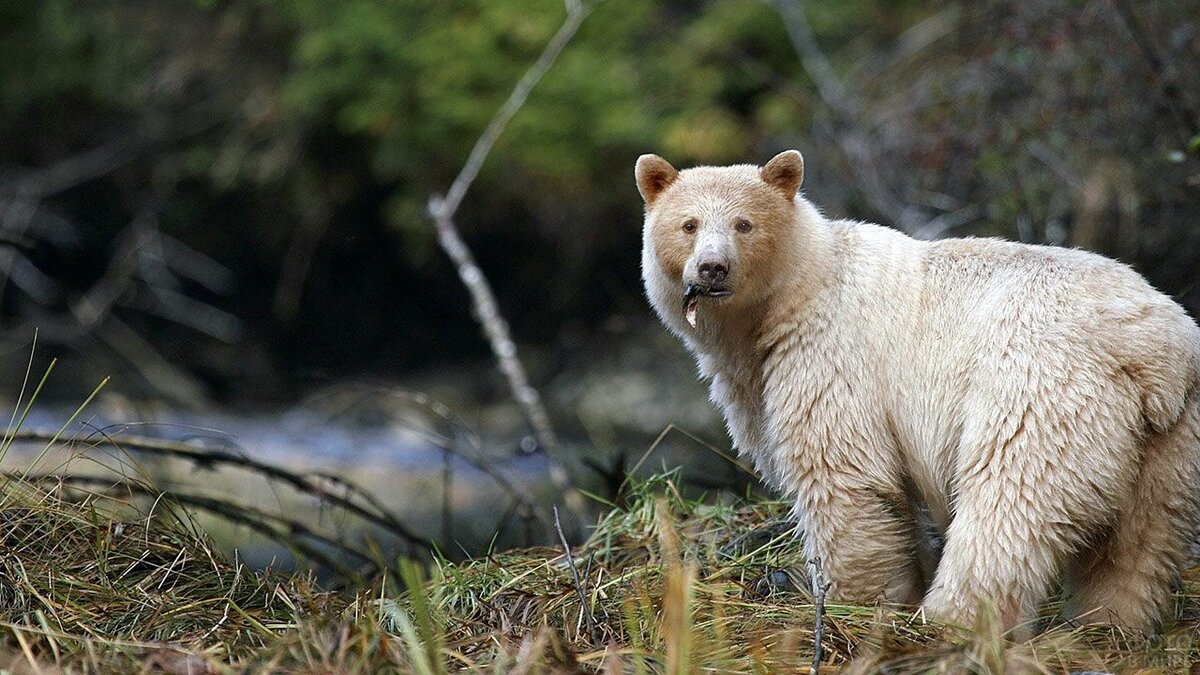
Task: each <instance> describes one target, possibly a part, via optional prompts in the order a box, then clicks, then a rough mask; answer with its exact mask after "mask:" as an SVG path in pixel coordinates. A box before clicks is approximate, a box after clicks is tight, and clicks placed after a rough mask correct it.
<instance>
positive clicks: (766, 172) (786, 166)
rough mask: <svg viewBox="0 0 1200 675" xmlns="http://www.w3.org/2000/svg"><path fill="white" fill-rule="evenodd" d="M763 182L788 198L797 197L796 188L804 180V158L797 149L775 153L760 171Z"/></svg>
mask: <svg viewBox="0 0 1200 675" xmlns="http://www.w3.org/2000/svg"><path fill="white" fill-rule="evenodd" d="M758 175H759V176H761V177H762V179H763V182H764V183H766V184H767V185H770V186H771V187H773V188H775V189H776V190H779V191H780V192H782V193H783V196H784V197H787V198H788V200H791V199H793V198H795V196H796V190H799V189H800V183H802V182H804V158H803V157H801V156H800V153H799V151H797V150H787V151H785V152H781V153H779V154H778V155H775V156H774V157H772V158H771V161H769V162H767V163H766V164H765V165H764V166H763V168H762V169H761V170H760V171H759V172H758Z"/></svg>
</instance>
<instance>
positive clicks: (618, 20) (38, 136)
mask: <svg viewBox="0 0 1200 675" xmlns="http://www.w3.org/2000/svg"><path fill="white" fill-rule="evenodd" d="M584 2H585V3H587V5H588V7H589V9H590V15H589V16H588V17H587V18H586V20H585V21H584V23H583V25H582V27H581V29H580V31H579V33H578V34H577V35H576V36H575V37H574V39H573V40H572V41H571V42H570V44H568V45H567V47H566V49H565V51H564V52H563V53H562V54H561V56H560V58H558V60H557V61H556V62H555V63H554V65H553V66H552V68H551V69H550V70H549V72H548V74H547V75H546V77H545V79H544V80H543V81H542V82H541V83H540V84H539V85H538V87H537V88H536V89H535V90H534V91H533V93H532V95H531V96H530V98H529V99H528V101H527V103H526V105H525V106H524V107H523V108H522V109H521V110H520V111H519V113H518V114H517V115H516V117H515V118H514V119H513V121H512V124H511V125H510V126H509V128H508V129H507V130H506V132H505V133H504V134H503V135H502V136H501V137H500V139H499V141H498V143H497V144H496V146H495V148H494V149H493V151H492V153H491V154H490V156H489V157H488V158H487V161H486V163H485V164H484V166H483V169H482V173H481V174H480V176H479V178H478V180H477V181H476V182H475V183H474V185H473V186H472V187H471V189H470V191H469V193H468V194H467V196H466V199H465V201H464V202H463V204H462V207H461V209H460V210H459V212H458V214H457V217H456V222H457V223H458V226H459V228H460V230H461V232H462V235H463V237H464V239H465V240H466V241H467V243H468V245H469V246H470V247H471V249H472V250H473V251H474V253H475V255H476V257H477V258H478V260H479V263H480V266H481V267H482V269H483V270H484V271H485V273H486V274H487V275H488V277H489V279H490V281H491V283H492V284H493V287H494V289H495V292H496V294H497V298H498V302H499V305H500V308H501V311H502V312H503V313H504V314H505V315H506V317H507V319H508V320H509V322H510V324H511V327H512V330H513V333H514V338H515V341H516V342H517V344H518V345H519V346H520V349H521V354H522V357H523V358H524V359H525V361H526V365H527V366H528V367H529V370H530V378H531V381H532V383H533V384H534V385H535V386H537V387H538V388H540V389H542V390H543V394H544V395H545V397H546V400H547V404H548V407H549V408H550V412H551V415H552V418H553V419H554V421H555V423H556V426H557V427H558V428H559V431H560V434H561V435H562V436H563V437H564V439H566V442H568V443H569V442H572V441H574V442H575V443H576V444H577V445H579V446H580V447H584V448H587V450H586V452H585V453H584V457H583V459H585V460H587V459H589V458H590V459H592V460H593V461H592V462H591V464H590V465H589V466H591V468H592V469H593V470H594V472H596V473H597V474H603V473H604V470H605V468H606V467H608V468H609V469H612V470H615V467H619V466H622V464H621V463H622V462H626V460H625V459H623V457H624V455H623V454H622V453H626V454H627V453H630V452H632V453H633V454H634V455H635V456H636V455H637V454H640V452H641V451H642V450H644V449H645V448H646V447H647V446H648V445H649V444H650V443H651V442H652V441H653V440H654V438H655V436H656V435H657V434H658V432H659V431H661V430H662V429H663V428H664V427H666V426H667V425H668V424H670V423H675V424H678V425H680V426H681V427H683V428H685V429H688V430H691V431H693V432H695V433H697V434H699V435H700V437H701V438H703V439H706V440H707V442H709V443H712V444H716V445H719V446H721V447H725V448H727V447H728V441H727V440H725V439H724V435H723V434H722V432H721V430H720V426H719V421H718V418H717V416H716V414H715V412H714V411H712V410H711V408H710V407H709V405H708V404H707V403H706V402H705V398H704V391H703V387H702V386H701V385H699V384H698V383H696V382H695V376H694V374H693V372H694V371H693V369H692V367H691V365H690V363H688V361H687V358H686V356H685V355H684V354H683V352H682V349H681V348H680V347H679V346H678V345H676V344H674V342H673V341H671V340H670V339H669V338H667V337H666V336H665V335H664V333H665V331H662V330H661V329H659V328H658V327H657V326H656V325H655V322H654V320H653V317H652V315H651V313H650V311H649V309H648V307H647V305H646V303H645V301H644V299H643V297H642V292H641V281H640V273H639V246H640V224H641V208H642V204H641V200H640V199H639V197H638V195H637V191H636V189H635V188H634V185H633V178H632V173H633V163H634V160H635V159H636V157H637V156H638V155H639V154H641V153H643V152H656V153H658V154H661V155H663V156H665V157H667V158H668V159H670V160H671V161H672V162H674V163H675V164H676V165H677V166H687V165H693V164H698V163H711V164H722V163H737V162H756V163H761V162H762V161H765V160H766V159H767V158H769V157H770V156H771V155H772V154H774V153H775V152H777V151H779V150H782V149H786V148H797V149H799V150H801V151H802V152H803V153H804V155H805V159H806V165H807V170H806V183H805V187H804V189H805V192H806V194H807V195H808V197H809V198H810V199H811V200H813V201H814V202H815V203H817V204H818V205H820V206H821V207H822V208H823V209H824V210H825V212H826V213H828V214H830V215H833V216H837V217H853V218H861V219H866V220H871V221H876V222H882V223H885V224H890V225H893V226H896V227H898V228H900V229H903V230H905V231H907V232H910V233H912V234H914V235H915V236H920V237H925V238H934V237H944V236H961V235H994V236H1001V237H1006V238H1010V239H1018V240H1021V241H1026V242H1034V243H1048V244H1057V245H1070V246H1081V247H1086V248H1090V249H1094V250H1098V251H1101V252H1103V253H1106V254H1108V255H1111V256H1115V257H1118V258H1120V259H1121V260H1124V261H1126V262H1128V263H1130V264H1131V265H1133V266H1135V267H1136V268H1137V269H1138V270H1140V271H1141V272H1142V273H1144V274H1145V275H1147V276H1148V277H1149V278H1150V280H1151V281H1152V282H1153V283H1154V284H1155V285H1156V286H1157V287H1158V288H1160V289H1161V290H1163V291H1165V292H1167V293H1169V294H1172V295H1174V296H1175V297H1176V298H1178V299H1179V301H1180V302H1181V303H1182V304H1184V305H1185V306H1186V307H1187V308H1188V309H1189V311H1191V312H1192V314H1193V315H1194V316H1195V315H1197V314H1200V289H1198V288H1197V286H1196V282H1197V278H1198V274H1200V0H1150V1H1147V2H1135V1H1134V0H987V1H985V2H966V1H950V2H938V3H922V2H915V1H912V0H889V1H884V0H864V1H860V2H848V1H845V0H810V1H807V2H803V3H801V2H792V1H788V0H776V1H775V2H766V1H748V0H664V1H663V2H648V1H646V0H603V1H602V2H593V0H584ZM565 11H566V10H565V9H564V5H563V3H562V1H561V0H526V1H524V2H503V1H497V0H491V1H489V0H339V1H338V2H323V1H318V0H272V1H270V2H266V1H263V0H190V1H189V0H171V1H162V0H124V1H119V2H118V1H113V0H109V1H101V0H38V1H37V2H29V1H27V0H0V82H2V83H3V86H2V87H0V342H2V345H0V351H2V352H3V354H4V359H3V363H2V364H0V365H2V366H3V369H2V371H0V383H4V384H3V386H2V387H0V389H2V390H3V391H0V396H3V397H6V398H8V399H9V400H11V399H15V397H16V395H17V392H18V390H19V384H20V381H21V378H22V376H23V373H24V370H25V367H26V365H27V361H28V358H29V345H30V343H31V339H32V335H33V331H34V329H35V328H37V329H38V331H39V338H38V341H39V350H40V352H41V353H43V354H51V355H54V356H58V357H59V358H60V364H59V367H58V372H57V374H56V376H55V379H54V380H53V381H52V385H51V387H52V388H51V389H49V390H48V392H49V393H48V394H47V395H53V396H58V397H62V398H65V399H68V400H71V401H73V402H77V401H78V400H80V399H82V398H83V397H84V395H86V392H87V391H89V390H90V389H91V388H92V386H94V384H95V383H96V382H97V381H99V380H100V379H101V378H102V377H104V376H106V375H113V376H114V380H113V384H112V385H110V387H109V389H108V390H107V391H106V393H105V396H108V397H110V398H109V399H108V402H107V405H109V406H110V407H111V406H118V407H119V405H118V404H120V405H124V406H125V408H123V410H124V412H123V413H122V414H123V415H124V421H135V420H138V419H141V418H142V417H146V418H149V417H152V416H154V415H155V414H156V413H155V412H153V411H155V410H159V409H162V408H169V409H172V410H175V409H185V410H192V411H214V410H216V411H230V410H232V411H235V412H234V414H237V411H245V410H260V411H262V410H265V411H272V410H279V409H291V407H292V406H295V405H297V404H299V403H300V402H302V401H305V400H308V397H310V396H312V395H314V394H319V393H321V392H325V393H328V392H330V391H335V392H340V391H343V389H342V388H344V387H350V388H351V389H353V387H354V386H356V384H357V383H364V382H367V383H371V385H372V386H375V387H378V386H383V387H402V388H403V389H404V390H405V391H412V392H419V393H420V394H422V395H426V394H427V395H429V396H430V397H432V398H431V400H436V401H443V402H445V404H446V406H444V407H438V408H437V409H438V410H442V411H443V412H445V411H449V412H447V413H446V414H445V415H443V417H446V418H449V417H454V418H455V419H457V420H458V421H459V422H461V423H462V426H463V427H464V428H468V429H470V430H471V432H470V433H471V434H478V435H482V437H483V439H484V440H483V441H482V443H484V444H488V443H491V442H492V441H493V439H501V440H503V441H504V442H513V443H516V444H518V445H519V444H520V443H521V441H520V440H519V439H521V438H522V434H528V433H529V430H528V429H526V428H525V427H524V422H523V419H522V417H521V416H520V414H519V412H515V409H514V408H513V407H512V405H511V402H509V393H508V389H507V387H506V385H505V383H504V380H503V379H502V378H501V377H500V376H499V375H498V374H497V373H496V371H495V367H494V364H493V362H492V359H491V356H490V353H489V349H488V345H487V343H486V341H485V340H484V339H483V337H482V336H481V333H480V329H479V326H478V324H477V323H476V320H475V319H474V317H473V315H472V309H471V303H470V300H469V298H468V296H467V293H466V291H465V290H464V289H463V287H462V286H461V283H460V281H459V279H458V277H457V275H456V272H455V269H454V267H453V266H452V265H451V264H450V262H449V261H448V260H447V258H446V257H445V255H444V254H443V253H442V251H441V250H440V249H439V247H438V244H437V239H436V235H435V230H434V227H433V224H432V221H431V220H430V217H429V215H428V213H427V210H426V205H427V203H428V201H429V199H430V197H431V196H432V195H435V194H439V193H444V192H445V191H446V189H447V188H448V187H449V185H450V183H451V181H453V179H454V177H455V175H456V174H457V172H458V171H459V169H460V168H461V167H462V165H463V163H464V161H465V160H466V157H467V154H468V153H469V151H470V149H471V147H472V145H473V143H474V142H475V139H476V138H477V137H478V136H479V135H480V133H481V132H482V130H483V129H484V127H485V126H486V125H487V123H488V121H489V120H490V119H491V117H492V115H493V114H494V113H495V111H496V109H497V108H498V107H499V106H500V105H501V103H502V102H503V101H504V100H505V98H506V97H507V96H508V94H509V92H510V91H511V89H512V87H513V85H514V83H515V82H516V81H517V80H518V78H520V77H521V75H522V74H523V73H524V72H525V71H526V69H527V68H528V67H529V66H530V64H531V63H532V62H533V61H534V60H535V59H536V58H537V56H538V54H539V53H540V52H541V50H542V48H543V46H544V45H545V44H546V42H547V41H548V40H549V39H550V37H551V36H552V35H553V34H554V32H555V30H556V29H557V28H558V27H559V25H560V24H561V23H562V21H563V17H564V13H565ZM372 396H374V394H372ZM422 400H424V399H422ZM102 403H103V401H102ZM435 407H436V406H435ZM222 419H224V418H222ZM457 423H458V422H456V424H457ZM209 426H216V427H220V426H221V423H219V422H214V423H211V424H209ZM513 439H518V440H515V441H514V440H513ZM525 440H526V441H528V438H527V437H526V439H525ZM524 445H525V449H526V450H531V449H532V448H530V447H529V446H530V444H529V443H528V442H526V443H525V444H524ZM313 452H314V453H315V454H320V452H321V448H313ZM587 453H594V454H595V455H596V456H601V455H603V456H604V457H605V458H611V457H616V459H605V460H604V461H603V462H601V461H599V460H596V459H595V457H589V456H588V454H587ZM605 453H608V454H605ZM614 453H615V454H614ZM585 463H586V462H585ZM601 478H602V479H603V477H601ZM608 480H611V477H610V478H609V479H608ZM447 503H448V502H447Z"/></svg>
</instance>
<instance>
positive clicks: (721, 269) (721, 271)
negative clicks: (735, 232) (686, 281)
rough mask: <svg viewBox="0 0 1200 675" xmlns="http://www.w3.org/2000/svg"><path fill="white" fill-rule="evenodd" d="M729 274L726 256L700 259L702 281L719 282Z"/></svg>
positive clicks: (708, 282)
mask: <svg viewBox="0 0 1200 675" xmlns="http://www.w3.org/2000/svg"><path fill="white" fill-rule="evenodd" d="M728 275H729V263H728V262H726V261H725V259H724V258H706V259H704V260H701V261H700V281H703V282H704V283H706V284H719V283H721V282H723V281H725V277H726V276H728Z"/></svg>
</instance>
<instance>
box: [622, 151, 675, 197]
mask: <svg viewBox="0 0 1200 675" xmlns="http://www.w3.org/2000/svg"><path fill="white" fill-rule="evenodd" d="M633 173H634V176H635V177H636V178H637V187H638V192H640V193H642V199H644V200H645V201H646V206H650V205H651V204H653V203H654V200H655V199H658V196H659V195H660V194H662V192H663V190H666V189H667V188H668V187H670V186H671V183H674V182H675V179H676V178H678V177H679V172H678V171H676V170H675V167H673V166H671V163H670V162H668V161H667V160H665V159H663V158H662V157H659V156H658V155H642V156H641V157H638V161H637V166H636V167H635V168H634V171H633Z"/></svg>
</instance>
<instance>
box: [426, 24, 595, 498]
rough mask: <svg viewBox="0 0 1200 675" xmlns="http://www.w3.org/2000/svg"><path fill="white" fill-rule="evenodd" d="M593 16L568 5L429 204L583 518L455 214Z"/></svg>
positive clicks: (555, 471)
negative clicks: (533, 94) (456, 169)
mask: <svg viewBox="0 0 1200 675" xmlns="http://www.w3.org/2000/svg"><path fill="white" fill-rule="evenodd" d="M590 12H591V6H587V5H584V4H583V3H581V2H567V17H566V19H565V20H564V21H563V23H562V25H561V26H560V27H559V29H558V31H557V32H556V33H555V34H554V37H552V38H551V39H550V42H549V43H548V44H547V45H546V47H545V48H544V49H543V50H542V53H541V55H540V56H539V57H538V59H537V61H535V62H534V64H533V65H532V66H530V68H529V70H527V71H526V72H525V74H524V75H523V76H522V77H521V79H520V80H519V81H518V82H517V84H516V86H514V87H513V90H512V93H510V94H509V96H508V99H507V100H505V101H504V104H503V105H502V106H500V109H499V110H497V111H496V114H495V115H494V116H493V117H492V120H491V122H489V123H488V126H487V128H486V129H484V131H483V134H482V135H480V137H479V139H478V140H476V141H475V145H474V147H472V148H471V154H470V155H469V156H468V157H467V161H466V163H465V164H464V165H463V168H462V170H461V171H459V173H458V176H457V177H456V178H455V179H454V183H453V184H451V186H450V190H449V191H448V192H447V193H446V195H445V197H439V196H436V195H435V196H433V197H431V198H430V200H429V205H428V208H429V215H430V217H432V218H433V221H434V225H435V226H436V228H437V233H438V243H439V244H440V245H441V247H442V249H443V250H445V251H446V254H447V255H448V256H449V257H450V259H451V260H452V261H453V262H454V267H455V269H456V270H457V271H458V276H459V278H460V279H461V280H462V282H463V285H464V286H466V287H467V290H468V292H469V293H470V294H471V301H472V303H473V305H474V307H475V313H476V315H477V316H478V319H479V322H480V324H481V325H482V327H483V331H484V334H485V335H486V336H487V339H488V344H489V345H491V348H492V353H493V355H495V357H496V361H497V362H498V364H499V366H500V370H501V371H502V372H503V373H504V376H505V377H506V378H507V379H508V384H509V387H510V389H512V392H513V396H514V398H516V400H517V403H518V404H520V406H521V409H522V410H523V411H524V413H525V416H526V418H527V419H528V420H529V424H530V426H532V427H533V430H534V432H535V433H536V434H537V437H538V443H539V444H540V445H541V447H542V449H543V450H544V451H545V452H546V457H547V464H548V468H549V472H550V479H551V481H553V482H554V485H555V487H557V488H558V489H559V490H560V491H561V492H562V493H563V496H564V499H565V500H566V503H567V505H568V507H570V508H571V510H572V511H574V512H576V513H581V512H582V510H583V504H584V502H583V496H582V495H581V494H580V493H579V490H578V489H577V488H575V485H574V483H573V481H572V480H571V476H570V474H569V473H567V471H566V469H565V468H564V467H563V464H562V462H561V460H560V459H559V457H558V455H557V449H558V439H557V437H556V436H555V433H554V428H553V425H552V424H551V423H550V415H549V414H548V413H547V412H546V407H545V405H544V404H543V403H542V398H541V395H540V394H539V393H538V391H537V389H535V388H533V386H532V385H530V384H529V377H528V375H526V372H525V366H524V365H523V364H522V363H521V360H520V358H518V356H517V347H516V344H515V343H514V342H513V340H512V335H511V333H510V331H509V328H508V322H507V321H506V320H505V319H504V317H503V315H502V314H501V313H500V309H499V306H498V304H497V303H496V296H495V294H494V293H493V292H492V288H491V285H490V284H489V283H488V281H487V277H486V276H484V274H483V270H482V269H480V267H479V265H478V264H477V263H476V262H475V256H474V255H473V254H472V253H471V250H470V249H469V248H467V245H466V243H465V242H464V241H463V240H462V237H461V236H459V234H458V229H457V227H456V226H455V224H454V214H455V213H456V212H457V211H458V207H459V205H460V204H462V200H463V197H464V196H466V194H467V190H468V189H470V187H471V184H472V183H473V182H474V181H475V178H476V177H477V176H478V175H479V171H480V169H481V168H482V167H483V163H484V161H485V160H486V159H487V156H488V153H489V152H491V149H492V146H493V145H495V143H496V140H497V139H499V138H500V135H501V134H502V133H504V129H505V128H506V127H507V126H508V123H509V122H510V121H511V120H512V118H513V116H514V115H516V114H517V111H519V110H520V109H521V107H522V106H524V105H525V101H526V100H527V99H528V98H529V94H530V93H531V92H532V91H533V88H534V87H535V86H537V84H538V82H540V81H541V79H542V77H543V76H544V75H545V74H546V71H548V70H549V69H550V66H552V65H553V64H554V61H555V60H556V59H557V58H558V56H559V54H561V53H562V51H563V49H564V48H566V46H567V44H568V43H569V42H570V41H571V38H573V37H574V36H575V33H576V31H578V30H579V26H580V24H582V23H583V20H584V19H585V18H586V17H587V15H588V14H589V13H590Z"/></svg>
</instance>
